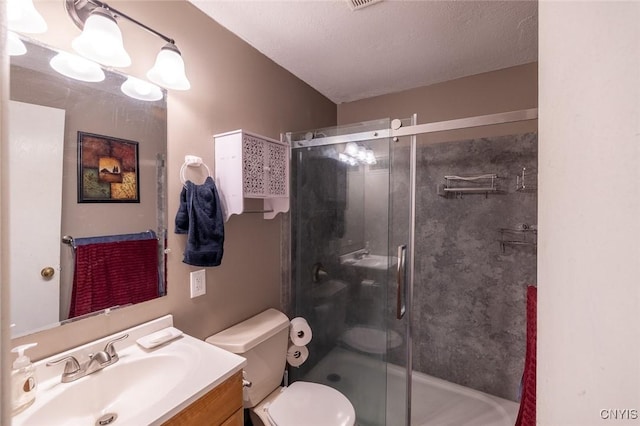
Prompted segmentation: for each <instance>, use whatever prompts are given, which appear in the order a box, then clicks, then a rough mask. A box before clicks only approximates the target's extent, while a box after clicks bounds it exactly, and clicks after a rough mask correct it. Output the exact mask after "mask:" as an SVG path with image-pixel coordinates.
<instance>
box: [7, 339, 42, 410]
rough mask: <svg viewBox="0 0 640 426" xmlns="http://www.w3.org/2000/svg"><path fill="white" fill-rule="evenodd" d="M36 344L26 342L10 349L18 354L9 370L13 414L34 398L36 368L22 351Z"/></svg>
mask: <svg viewBox="0 0 640 426" xmlns="http://www.w3.org/2000/svg"><path fill="white" fill-rule="evenodd" d="M36 345H37V343H28V344H26V345H20V346H17V347H15V348H13V349H11V352H14V353H17V354H18V358H16V360H15V361H14V362H13V370H12V371H11V410H12V415H14V416H15V415H16V414H18V413H20V412H22V411H23V410H25V409H26V408H27V407H29V406H30V405H31V404H33V401H35V400H36V386H37V382H36V374H35V373H36V369H35V367H34V366H33V364H32V363H31V360H30V359H29V357H28V356H26V355H25V354H24V351H26V350H27V349H29V348H32V347H34V346H36Z"/></svg>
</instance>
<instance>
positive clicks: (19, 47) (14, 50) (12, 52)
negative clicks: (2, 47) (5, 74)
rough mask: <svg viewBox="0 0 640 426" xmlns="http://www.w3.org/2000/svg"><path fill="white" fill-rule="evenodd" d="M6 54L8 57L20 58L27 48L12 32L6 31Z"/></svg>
mask: <svg viewBox="0 0 640 426" xmlns="http://www.w3.org/2000/svg"><path fill="white" fill-rule="evenodd" d="M7 52H8V53H9V56H20V55H24V54H25V53H27V46H25V45H24V43H23V42H22V40H20V37H18V34H16V33H14V32H13V31H7Z"/></svg>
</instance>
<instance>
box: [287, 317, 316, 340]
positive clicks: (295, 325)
mask: <svg viewBox="0 0 640 426" xmlns="http://www.w3.org/2000/svg"><path fill="white" fill-rule="evenodd" d="M311 337H312V333H311V327H309V323H307V320H305V319H304V318H302V317H296V318H294V319H292V320H291V325H290V326H289V338H290V339H291V343H293V344H294V345H296V346H305V345H308V344H309V342H310V341H311Z"/></svg>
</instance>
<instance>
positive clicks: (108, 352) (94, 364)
mask: <svg viewBox="0 0 640 426" xmlns="http://www.w3.org/2000/svg"><path fill="white" fill-rule="evenodd" d="M127 337H129V335H128V334H123V335H122V336H120V337H116V338H115V339H113V340H110V341H108V342H107V344H106V345H105V347H104V350H102V351H99V352H96V353H95V354H90V355H89V360H88V361H86V362H84V363H82V364H80V363H79V362H78V360H77V359H76V358H75V357H74V356H66V357H64V358H60V359H56V360H53V361H49V362H47V367H51V366H52V365H57V364H60V363H62V362H64V363H65V365H64V372H63V373H62V377H61V379H60V381H61V382H62V383H69V382H73V381H74V380H78V379H79V378H81V377H84V376H88V375H89V374H91V373H95V372H96V371H99V370H102V369H103V368H105V367H108V366H109V365H111V364H115V363H116V362H118V360H119V359H120V358H119V357H118V353H117V352H116V348H115V346H114V343H116V342H119V341H121V340H124V339H126V338H127Z"/></svg>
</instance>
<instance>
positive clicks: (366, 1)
mask: <svg viewBox="0 0 640 426" xmlns="http://www.w3.org/2000/svg"><path fill="white" fill-rule="evenodd" d="M381 1H382V0H347V3H348V4H349V7H350V8H351V10H352V11H355V10H359V9H364V8H365V7H367V6H371V5H373V4H376V3H380V2H381Z"/></svg>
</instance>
